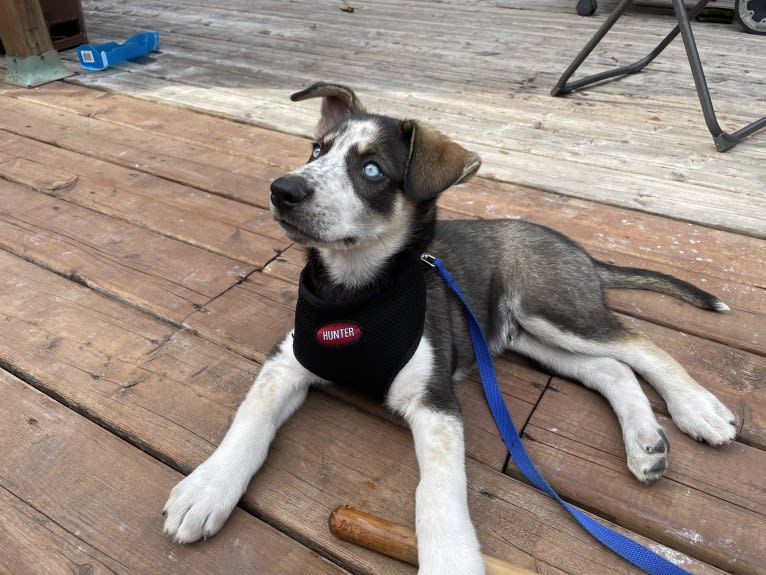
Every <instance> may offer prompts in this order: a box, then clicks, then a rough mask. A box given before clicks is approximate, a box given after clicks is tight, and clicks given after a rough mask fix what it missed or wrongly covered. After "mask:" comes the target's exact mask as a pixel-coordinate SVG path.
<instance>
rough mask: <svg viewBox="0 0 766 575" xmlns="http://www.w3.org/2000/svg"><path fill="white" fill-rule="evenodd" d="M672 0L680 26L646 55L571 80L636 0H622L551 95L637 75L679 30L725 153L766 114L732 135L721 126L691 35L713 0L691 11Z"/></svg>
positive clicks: (710, 122)
mask: <svg viewBox="0 0 766 575" xmlns="http://www.w3.org/2000/svg"><path fill="white" fill-rule="evenodd" d="M672 1H673V9H674V10H675V13H676V19H677V20H678V25H676V27H675V28H673V30H671V32H670V33H669V34H668V35H667V36H666V37H665V38H664V39H663V40H662V41H661V42H660V43H659V44H658V45H657V46H656V47H655V48H654V50H652V51H651V52H650V53H649V54H648V55H647V56H645V57H644V58H642V59H641V60H638V61H637V62H634V63H632V64H629V65H627V66H620V67H618V68H613V69H611V70H606V71H604V72H600V73H598V74H593V75H592V76H588V77H586V78H583V79H581V80H575V81H572V82H569V78H571V77H572V75H573V74H574V73H575V71H577V69H578V68H579V67H580V66H581V65H582V63H583V62H584V61H585V60H586V59H587V58H588V56H589V55H590V53H591V52H592V51H593V49H594V48H595V47H596V46H597V45H598V44H599V42H601V40H602V39H603V37H604V36H606V34H607V32H609V30H610V29H611V28H612V27H613V26H614V24H615V23H616V22H617V20H618V19H619V18H620V16H622V14H623V13H624V12H625V10H626V9H627V8H628V7H629V6H630V5H631V4H632V3H633V0H622V1H621V2H620V3H619V4H618V5H617V7H616V8H615V9H614V11H613V12H612V13H611V14H610V15H609V17H608V18H607V20H606V21H605V22H604V23H603V24H602V25H601V28H599V30H598V31H597V32H596V34H595V35H594V36H593V38H591V40H590V41H589V42H588V43H587V44H586V45H585V47H584V48H583V49H582V51H581V52H580V53H579V54H578V55H577V56H576V57H575V59H574V60H573V61H572V63H571V64H570V65H569V67H568V68H567V69H566V70H565V71H564V73H563V74H562V75H561V78H559V81H558V82H557V83H556V86H555V87H554V88H553V90H551V95H552V96H561V95H564V94H567V93H569V92H572V91H574V90H578V89H580V88H583V87H585V86H589V85H591V84H595V83H596V82H601V81H604V80H607V79H609V78H615V77H619V76H626V75H628V74H635V73H636V72H639V71H641V70H642V69H643V68H644V67H646V65H647V64H649V63H650V62H651V61H652V60H654V59H655V58H656V57H657V56H658V55H659V54H660V53H661V52H662V51H663V50H664V49H665V48H666V47H667V45H668V44H670V42H671V41H673V39H674V38H675V37H676V36H678V34H679V33H680V34H681V37H682V38H683V41H684V47H685V48H686V55H687V58H688V59H689V66H690V67H691V71H692V76H693V77H694V84H695V86H696V88H697V95H698V97H699V99H700V104H701V105H702V114H703V116H704V117H705V123H706V125H707V127H708V130H709V131H710V134H711V135H712V136H713V141H714V142H715V146H716V149H717V150H718V151H719V152H724V151H726V150H728V149H730V148H732V147H733V146H735V145H736V144H737V143H738V142H740V141H741V140H742V139H743V138H745V137H746V136H748V135H750V134H752V133H753V132H755V131H757V130H760V129H761V128H763V127H766V116H765V117H763V118H761V119H760V120H756V121H755V122H752V123H751V124H748V125H747V126H745V127H744V128H742V129H740V130H738V131H736V132H734V133H733V134H728V133H726V132H724V131H723V130H722V129H721V127H720V126H719V124H718V121H717V119H716V116H715V111H714V110H713V103H712V100H711V98H710V91H709V89H708V86H707V82H706V80H705V74H704V72H703V70H702V63H701V62H700V57H699V52H698V51H697V45H696V43H695V41H694V35H693V34H692V30H691V24H690V20H691V19H692V18H695V17H696V16H697V14H699V12H701V11H702V9H703V8H704V7H705V6H706V5H707V4H708V2H709V1H710V0H699V1H698V2H697V4H696V5H695V6H694V8H692V10H691V11H687V9H686V6H685V5H684V2H683V0H672Z"/></svg>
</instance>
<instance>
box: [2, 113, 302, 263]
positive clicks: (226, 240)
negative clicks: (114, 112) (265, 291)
mask: <svg viewBox="0 0 766 575" xmlns="http://www.w3.org/2000/svg"><path fill="white" fill-rule="evenodd" d="M158 113H159V112H158ZM11 150H12V153H11ZM0 174H1V175H2V176H3V177H4V178H5V179H8V180H10V181H13V182H16V183H19V184H21V185H24V186H27V187H29V188H32V189H34V190H37V191H40V192H45V193H49V194H52V195H55V196H57V197H61V198H63V199H65V200H67V201H69V202H72V203H75V204H77V205H80V206H83V207H86V208H89V209H91V210H95V211H98V212H101V213H103V214H106V215H109V216H114V217H117V218H120V219H123V220H125V221H128V222H130V223H132V224H135V225H137V226H141V227H145V228H148V229H150V230H152V231H155V232H159V233H161V234H163V235H167V236H170V237H173V238H176V239H179V240H181V241H184V242H187V243H190V244H192V245H195V246H199V247H201V248H204V249H206V250H209V251H212V252H214V253H218V254H221V255H225V256H227V257H231V258H233V259H237V260H239V261H242V262H245V263H247V264H252V265H255V266H257V267H262V266H263V265H265V264H266V263H267V262H268V261H269V260H271V259H272V258H273V257H274V255H275V253H278V252H279V251H281V250H283V249H284V248H286V247H287V246H288V245H289V242H288V241H287V239H286V238H285V236H284V234H282V233H281V231H279V230H278V229H277V227H276V225H275V224H274V222H273V220H272V217H271V214H270V213H269V212H268V210H265V209H263V208H259V207H257V206H253V205H250V204H246V203H242V202H239V201H234V200H229V199H226V198H221V197H220V196H215V195H212V194H210V193H208V192H205V191H203V190H199V189H196V188H194V187H189V186H185V185H181V184H178V183H176V182H172V181H169V180H166V179H163V178H160V177H157V176H155V175H153V174H151V173H143V172H140V171H137V170H134V169H129V168H124V167H121V166H116V165H114V164H112V163H109V162H108V161H103V160H101V159H99V158H94V157H87V156H83V155H82V154H81V153H79V152H71V151H69V150H65V149H62V148H59V147H57V146H55V145H49V144H45V143H42V142H39V141H35V140H32V139H29V138H26V137H22V136H17V135H15V134H11V133H9V132H5V131H2V130H0ZM262 186H263V189H264V190H265V189H267V186H268V184H267V183H263V184H262ZM254 189H258V186H255V185H254Z"/></svg>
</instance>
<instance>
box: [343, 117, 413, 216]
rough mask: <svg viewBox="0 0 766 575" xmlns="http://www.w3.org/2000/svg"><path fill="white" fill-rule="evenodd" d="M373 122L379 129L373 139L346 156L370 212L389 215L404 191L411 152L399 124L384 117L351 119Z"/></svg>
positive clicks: (356, 184)
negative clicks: (403, 185) (402, 190)
mask: <svg viewBox="0 0 766 575" xmlns="http://www.w3.org/2000/svg"><path fill="white" fill-rule="evenodd" d="M356 119H361V120H364V121H367V122H369V121H373V122H374V123H375V124H376V126H377V130H376V133H375V136H374V137H373V138H372V139H370V140H365V141H360V142H357V143H356V144H355V145H353V146H352V147H351V148H349V150H348V152H347V153H346V166H347V170H348V175H349V178H350V179H351V181H352V183H353V186H354V190H355V192H356V193H357V195H358V196H359V198H360V199H361V200H362V201H363V202H364V203H365V205H367V206H368V207H369V209H370V210H372V211H373V212H376V213H380V214H387V213H389V212H390V211H391V209H392V207H393V203H394V200H395V199H396V196H397V194H399V193H400V191H401V189H402V181H403V179H404V173H405V171H406V169H407V158H408V156H409V150H408V147H407V141H406V140H405V136H404V134H403V133H402V131H401V128H400V127H399V122H398V121H397V120H394V119H392V118H387V117H385V116H373V115H369V114H364V115H357V116H352V118H350V119H349V120H348V121H347V122H353V121H354V120H356Z"/></svg>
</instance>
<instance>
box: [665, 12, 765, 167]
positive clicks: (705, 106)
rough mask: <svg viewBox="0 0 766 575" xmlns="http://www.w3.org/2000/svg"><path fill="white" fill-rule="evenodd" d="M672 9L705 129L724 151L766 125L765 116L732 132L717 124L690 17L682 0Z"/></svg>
mask: <svg viewBox="0 0 766 575" xmlns="http://www.w3.org/2000/svg"><path fill="white" fill-rule="evenodd" d="M673 9H674V10H675V11H676V18H677V19H678V25H679V27H680V28H681V38H683V41H684V48H685V49H686V57H687V58H688V59H689V66H690V67H691V70H692V77H693V78H694V85H695V86H696V87H697V96H698V97H699V100H700V105H701V106H702V115H703V116H704V117H705V124H707V129H708V130H709V131H710V135H711V136H713V142H715V147H716V149H717V150H718V151H719V152H725V151H726V150H728V149H730V148H733V147H734V146H736V145H737V144H738V143H739V142H741V141H742V140H743V139H744V138H745V137H747V136H749V135H750V134H752V133H753V132H756V131H757V130H760V129H761V128H764V127H766V116H764V117H762V118H761V119H760V120H756V121H755V122H752V123H750V124H748V125H747V126H745V127H744V128H741V129H739V130H737V131H736V132H734V133H732V134H729V133H727V132H724V131H723V129H722V128H721V126H720V125H719V124H718V119H717V118H716V115H715V110H714V109H713V101H712V99H711V98H710V90H709V89H708V86H707V81H706V80H705V72H704V71H703V70H702V62H700V55H699V52H698V51H697V43H696V42H695V41H694V34H692V27H691V24H690V22H689V18H690V17H689V14H688V13H687V11H686V7H685V6H684V2H683V0H673Z"/></svg>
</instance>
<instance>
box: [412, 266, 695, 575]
mask: <svg viewBox="0 0 766 575" xmlns="http://www.w3.org/2000/svg"><path fill="white" fill-rule="evenodd" d="M422 259H423V261H424V262H425V263H427V264H428V265H430V266H432V267H434V268H436V270H437V271H438V272H439V275H440V276H441V277H442V279H444V281H445V282H446V283H447V285H448V286H449V287H450V288H452V290H453V291H454V292H455V294H456V295H457V296H458V298H459V299H460V301H461V302H462V303H463V307H464V308H465V312H466V316H467V318H468V326H469V329H470V333H471V342H472V344H473V350H474V354H475V356H476V363H477V365H478V367H479V373H480V375H481V382H482V386H483V387H484V395H485V396H486V398H487V402H488V404H489V409H490V411H491V412H492V416H493V418H494V419H495V424H496V425H497V428H498V430H499V431H500V435H501V436H502V438H503V441H504V442H505V445H506V447H508V451H509V452H510V454H511V457H512V458H513V460H514V462H515V463H516V466H517V467H518V468H519V469H520V470H521V472H522V473H523V474H524V477H526V478H527V479H528V480H529V481H530V482H531V483H532V484H533V485H534V486H535V487H537V488H538V489H539V490H541V491H543V492H545V493H547V494H548V495H549V496H551V497H552V498H553V499H555V500H556V501H558V502H559V503H560V504H561V505H563V506H564V508H565V509H566V510H567V511H568V512H569V513H570V515H572V517H574V518H575V520H576V521H577V522H578V523H579V524H580V525H582V526H583V527H584V528H585V529H586V530H587V531H588V532H589V533H590V534H591V535H592V536H593V537H595V538H596V539H598V541H600V542H601V543H603V544H604V545H606V546H607V547H608V548H609V549H610V550H612V551H613V552H614V553H616V554H617V555H619V556H620V557H622V558H623V559H625V560H627V561H629V562H630V563H632V564H633V565H635V566H636V567H638V568H639V569H642V570H643V571H645V572H646V573H649V574H650V575H691V574H690V573H689V572H688V571H686V570H685V569H682V568H681V567H679V566H678V565H676V564H674V563H672V562H670V561H668V560H667V559H665V558H664V557H662V556H660V555H658V554H657V553H655V552H654V551H652V550H650V549H647V548H646V547H644V546H643V545H641V544H639V543H636V542H635V541H633V540H632V539H629V538H628V537H625V536H624V535H621V534H620V533H617V532H616V531H613V530H611V529H609V528H608V527H606V526H604V525H602V524H601V523H599V522H598V521H596V520H594V519H592V518H591V517H590V516H588V515H586V514H585V513H583V512H582V511H579V510H578V509H576V508H575V507H574V506H573V505H570V504H569V503H567V502H566V501H564V500H563V499H561V497H559V495H558V493H556V492H555V491H554V490H553V488H552V487H551V486H550V485H549V484H548V482H547V481H546V480H545V478H544V477H543V476H542V475H541V474H540V472H539V471H538V470H537V468H536V467H535V465H534V464H533V463H532V460H531V459H530V458H529V455H528V454H527V451H526V449H524V445H523V444H522V442H521V438H519V434H518V433H517V432H516V428H515V427H514V425H513V420H512V419H511V414H510V413H508V408H507V407H506V405H505V402H504V401H503V397H502V395H501V394H500V388H499V387H498V385H497V378H496V377H495V369H494V366H493V364H492V356H491V355H490V352H489V347H488V345H487V342H486V340H485V339H484V334H483V333H482V331H481V326H480V325H479V322H478V320H477V319H476V316H474V314H473V312H472V311H471V308H470V307H468V303H467V302H466V300H465V298H464V297H463V294H462V292H461V291H460V288H459V287H458V284H457V282H456V281H455V279H454V278H453V277H452V275H451V274H450V273H449V271H447V268H446V267H445V266H444V264H443V263H442V261H441V260H440V259H439V258H435V257H433V256H431V255H428V254H423V256H422Z"/></svg>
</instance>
